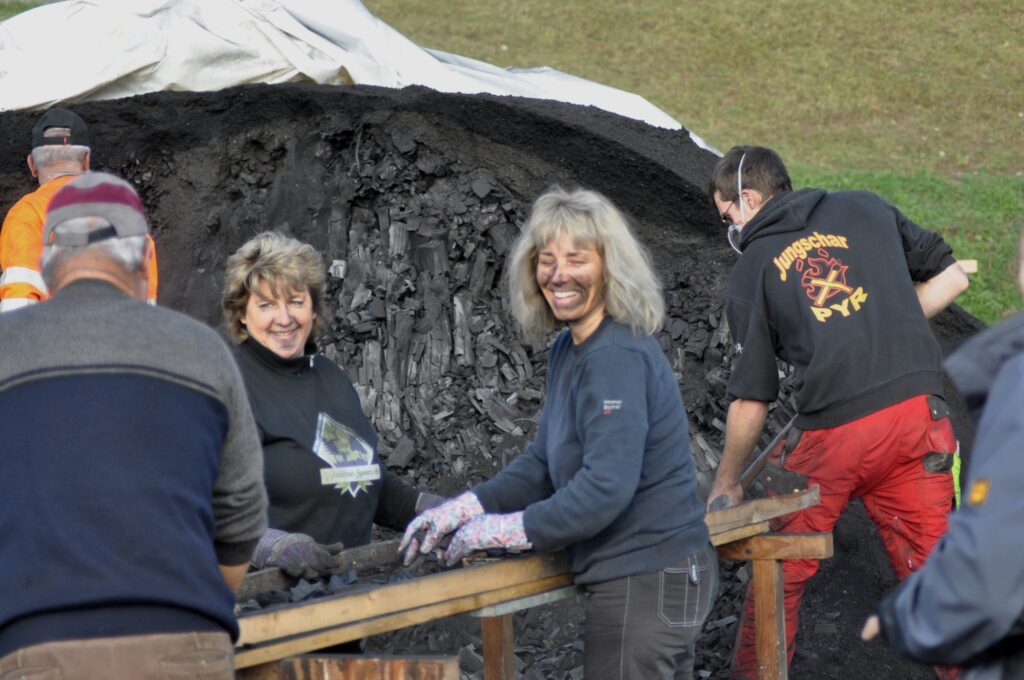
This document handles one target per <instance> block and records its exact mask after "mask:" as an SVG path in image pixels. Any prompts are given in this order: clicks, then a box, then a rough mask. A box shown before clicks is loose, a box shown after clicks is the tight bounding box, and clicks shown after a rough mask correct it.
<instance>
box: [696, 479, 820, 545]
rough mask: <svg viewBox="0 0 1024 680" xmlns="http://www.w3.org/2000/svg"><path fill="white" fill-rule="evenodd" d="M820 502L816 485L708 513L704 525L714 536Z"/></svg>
mask: <svg viewBox="0 0 1024 680" xmlns="http://www.w3.org/2000/svg"><path fill="white" fill-rule="evenodd" d="M820 502H821V491H820V489H819V488H818V486H817V485H814V486H812V487H811V488H810V489H805V490H804V491H800V492H799V493H789V494H784V495H781V496H770V497H768V498H757V499H754V500H750V501H743V502H742V503H740V504H739V505H734V506H732V507H731V508H725V509H724V510H716V511H715V512H709V513H708V514H707V515H706V516H705V517H704V523H705V524H707V525H708V531H709V532H710V533H711V535H712V536H714V535H715V534H717V533H721V532H723V531H729V530H731V529H735V528H736V527H741V526H745V525H747V524H754V523H755V522H764V521H766V520H769V519H775V518H776V517H781V516H783V515H788V514H789V513H791V512H796V511H797V510H803V509H804V508H809V507H811V506H813V505H817V504H818V503H820Z"/></svg>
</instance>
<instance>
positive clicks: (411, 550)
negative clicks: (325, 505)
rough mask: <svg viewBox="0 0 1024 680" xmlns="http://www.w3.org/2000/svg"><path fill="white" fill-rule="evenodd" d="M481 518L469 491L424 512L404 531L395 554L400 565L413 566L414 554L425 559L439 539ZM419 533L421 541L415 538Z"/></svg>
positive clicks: (480, 508)
mask: <svg viewBox="0 0 1024 680" xmlns="http://www.w3.org/2000/svg"><path fill="white" fill-rule="evenodd" d="M482 514H484V508H483V506H482V505H480V501H479V499H477V497H476V495H475V494H474V493H472V492H471V491H467V492H466V493H464V494H462V495H461V496H457V497H455V498H454V499H452V500H450V501H448V502H447V503H444V504H442V505H439V506H437V507H436V508H431V509H429V510H424V511H423V513H422V514H420V515H419V516H418V517H416V519H414V520H413V521H412V522H410V523H409V526H408V527H406V529H405V536H403V537H402V542H401V543H399V545H398V552H399V553H401V554H402V563H403V564H405V565H406V566H408V565H410V564H412V561H413V560H414V559H416V553H417V552H421V553H423V554H424V555H425V554H427V553H429V552H430V551H431V550H433V549H434V546H436V545H437V542H438V541H440V540H441V539H442V538H444V537H445V536H447V535H448V534H450V533H451V532H453V531H455V530H456V529H458V528H459V527H460V526H462V525H463V524H465V523H466V522H468V521H469V520H470V519H472V518H473V517H476V516H477V515H482ZM420 532H424V533H423V535H422V537H420V536H419V535H418V534H419V533H420Z"/></svg>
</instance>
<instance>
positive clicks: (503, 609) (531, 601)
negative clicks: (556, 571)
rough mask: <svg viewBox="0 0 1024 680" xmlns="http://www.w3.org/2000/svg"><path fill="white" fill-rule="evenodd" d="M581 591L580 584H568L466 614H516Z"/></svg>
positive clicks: (482, 615) (481, 616) (480, 616)
mask: <svg viewBox="0 0 1024 680" xmlns="http://www.w3.org/2000/svg"><path fill="white" fill-rule="evenodd" d="M581 592H583V589H582V588H580V587H579V586H566V587H565V588H559V589H558V590H549V591H548V592H546V593H540V594H538V595H531V596H530V597H522V598H519V599H518V600H511V601H509V602H502V603H501V604H493V605H490V606H488V607H484V608H483V609H478V610H476V611H473V612H466V614H467V615H469V616H475V617H477V618H481V619H482V618H486V617H488V616H501V615H502V614H514V613H515V612H518V611H522V610H524V609H530V608H531V607H539V606H541V605H543V604H551V603H552V602H558V601H559V600H564V599H566V598H568V597H573V596H575V595H578V594H580V593H581Z"/></svg>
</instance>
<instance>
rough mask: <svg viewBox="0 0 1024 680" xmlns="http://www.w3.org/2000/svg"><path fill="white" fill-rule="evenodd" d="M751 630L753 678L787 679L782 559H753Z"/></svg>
mask: <svg viewBox="0 0 1024 680" xmlns="http://www.w3.org/2000/svg"><path fill="white" fill-rule="evenodd" d="M753 563H754V631H755V638H756V640H757V668H758V671H757V677H758V678H759V679H760V680H776V679H778V680H787V678H789V668H788V664H787V663H786V610H785V607H784V606H783V597H782V595H783V593H782V562H780V561H778V560H754V561H753Z"/></svg>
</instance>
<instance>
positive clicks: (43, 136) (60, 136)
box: [0, 108, 157, 312]
mask: <svg viewBox="0 0 1024 680" xmlns="http://www.w3.org/2000/svg"><path fill="white" fill-rule="evenodd" d="M90 158H91V151H90V149H89V130H88V128H87V127H86V125H85V121H83V120H82V119H81V118H80V117H79V116H78V115H77V114H76V113H74V112H73V111H69V110H68V109H61V108H55V109H50V110H49V111H47V112H46V113H44V114H43V115H42V116H41V117H40V118H39V121H38V122H37V123H36V125H35V127H33V128H32V153H30V154H29V155H28V158H27V159H26V160H27V162H28V169H29V172H31V173H32V176H33V177H35V178H36V179H38V180H39V188H38V189H36V190H35V191H33V192H32V193H30V194H27V195H26V196H24V197H22V198H21V200H19V201H18V202H17V203H15V204H14V205H13V206H12V207H11V209H10V211H9V212H8V213H7V217H6V218H5V219H4V223H3V229H2V230H0V270H3V275H2V276H0V312H6V311H10V310H12V309H18V308H19V307H25V306H27V305H31V304H34V303H36V302H40V301H42V300H45V299H46V298H47V297H48V293H47V289H46V284H45V283H44V282H43V280H42V278H41V277H40V275H39V255H40V253H41V252H42V249H43V222H44V220H45V219H46V209H47V206H48V205H49V203H50V199H51V198H53V195H54V194H56V193H57V192H58V191H59V190H60V188H61V187H63V186H64V185H65V184H67V183H68V182H70V181H71V180H73V179H74V178H75V177H78V176H79V175H81V174H82V173H83V172H86V171H87V170H88V169H89V162H90ZM147 238H148V237H147ZM150 241H151V243H150V263H149V280H148V281H149V292H148V294H147V296H146V297H147V300H148V301H149V302H151V303H155V302H156V289H157V270H156V250H155V248H154V247H153V245H152V239H150Z"/></svg>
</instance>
